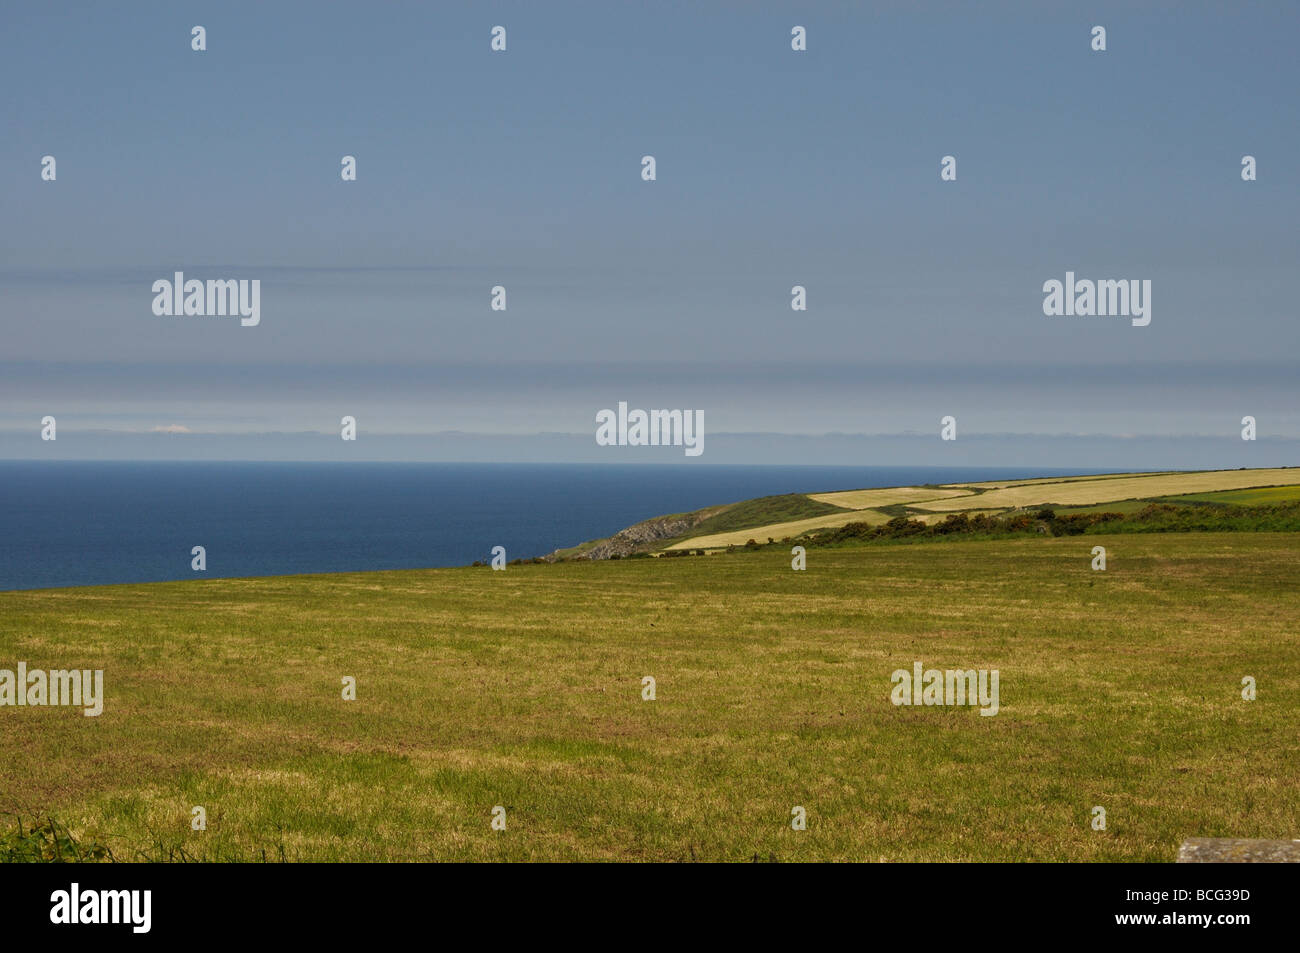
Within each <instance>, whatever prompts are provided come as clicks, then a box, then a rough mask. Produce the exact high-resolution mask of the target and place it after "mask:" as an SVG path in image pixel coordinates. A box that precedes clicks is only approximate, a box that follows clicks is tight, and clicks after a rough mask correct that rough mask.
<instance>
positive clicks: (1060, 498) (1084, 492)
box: [916, 468, 1300, 513]
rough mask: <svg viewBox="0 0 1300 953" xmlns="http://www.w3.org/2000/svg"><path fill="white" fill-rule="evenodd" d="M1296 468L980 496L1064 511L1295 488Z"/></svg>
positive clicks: (945, 508)
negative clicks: (1186, 496) (1219, 492)
mask: <svg viewBox="0 0 1300 953" xmlns="http://www.w3.org/2000/svg"><path fill="white" fill-rule="evenodd" d="M1298 473H1300V471H1297V470H1295V469H1289V468H1288V469H1275V470H1211V471H1202V472H1196V473H1168V474H1151V475H1144V476H1129V477H1115V478H1113V479H1093V480H1070V481H1058V482H1054V483H1035V484H1029V485H1024V486H1019V485H1015V486H1007V487H1003V488H998V489H990V490H987V491H986V492H984V493H981V494H980V496H979V499H978V501H977V502H978V505H979V506H980V507H981V508H985V509H988V508H992V507H1017V506H1036V505H1041V504H1048V503H1056V504H1061V505H1063V506H1071V505H1072V506H1087V505H1089V504H1093V503H1107V502H1111V501H1118V500H1128V499H1139V498H1140V499H1149V498H1152V497H1157V496H1172V495H1174V494H1178V495H1184V494H1188V493H1205V492H1213V491H1217V490H1237V489H1244V488H1247V487H1260V486H1274V485H1277V484H1294V483H1296V480H1297V474H1298ZM967 502H968V501H966V500H965V498H963V497H958V498H955V499H947V500H933V501H928V502H925V503H917V504H916V508H917V509H919V510H929V511H932V512H944V513H948V512H955V511H957V510H963V509H966V508H967Z"/></svg>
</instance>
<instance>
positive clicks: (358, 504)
mask: <svg viewBox="0 0 1300 953" xmlns="http://www.w3.org/2000/svg"><path fill="white" fill-rule="evenodd" d="M1065 472H1066V471H1055V470H1041V469H1040V470H1029V471H1027V470H1023V469H1016V470H1009V469H1002V470H998V469H987V468H947V467H942V468H941V467H798V466H787V467H782V466H710V465H689V466H686V465H675V466H659V465H648V464H646V465H600V466H594V465H590V464H586V465H565V464H472V463H463V464H461V463H157V462H148V463H127V462H51V461H40V462H37V461H0V589H35V588H43V587H49V586H86V585H99V584H104V583H125V582H152V581H162V580H171V579H193V578H196V577H206V578H213V577H221V576H276V575H287V574H294V573H315V572H352V571H360V570H376V569H414V568H423V567H431V566H464V565H468V564H469V563H471V562H473V561H474V560H476V559H482V560H488V559H490V558H491V550H492V547H493V546H504V547H505V548H506V555H507V558H508V559H515V558H517V557H531V556H541V555H545V554H546V553H549V552H551V551H552V550H555V549H559V548H561V547H565V546H572V545H574V544H576V543H580V542H583V541H584V540H588V539H595V538H598V537H602V536H608V535H610V534H612V533H615V532H617V531H618V530H620V529H622V528H623V527H625V526H629V525H631V524H632V523H636V522H638V521H640V520H643V519H648V518H649V517H652V516H660V515H662V514H665V513H680V512H684V511H687V510H694V509H699V508H701V507H704V506H711V505H713V504H717V503H729V502H735V501H737V500H745V499H749V498H751V497H756V496H768V495H772V494H777V493H801V492H818V491H825V490H844V489H856V488H861V487H874V486H898V485H905V484H915V483H951V482H956V481H965V480H993V479H1004V478H1011V477H1034V476H1056V475H1061V474H1064V473H1065ZM1071 472H1076V473H1077V472H1079V471H1077V470H1075V471H1071ZM194 546H203V547H205V549H206V551H207V571H206V572H205V573H198V572H195V571H194V570H192V569H191V568H190V560H191V558H192V557H191V555H190V552H191V549H192V548H193V547H194Z"/></svg>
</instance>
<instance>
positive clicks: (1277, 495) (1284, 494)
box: [1161, 486, 1300, 506]
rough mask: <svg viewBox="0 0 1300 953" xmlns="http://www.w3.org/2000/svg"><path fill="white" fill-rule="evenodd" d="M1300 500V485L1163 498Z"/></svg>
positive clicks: (1251, 502)
mask: <svg viewBox="0 0 1300 953" xmlns="http://www.w3.org/2000/svg"><path fill="white" fill-rule="evenodd" d="M1296 500H1300V486H1268V487H1261V488H1260V489H1257V490H1226V491H1224V492H1222V493H1192V494H1187V495H1184V496H1168V497H1164V498H1162V500H1161V502H1164V503H1226V504H1229V505H1234V506H1267V505H1268V504H1270V503H1291V502H1294V501H1296Z"/></svg>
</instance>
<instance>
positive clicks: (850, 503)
mask: <svg viewBox="0 0 1300 953" xmlns="http://www.w3.org/2000/svg"><path fill="white" fill-rule="evenodd" d="M970 495H971V491H970V490H959V489H952V490H936V489H934V488H929V489H927V488H926V487H923V486H891V487H884V488H881V489H875V490H840V491H838V492H836V493H809V494H808V499H810V500H816V501H817V502H819V503H829V504H830V505H831V506H842V507H844V508H845V509H850V510H865V509H870V508H871V507H874V506H894V505H895V504H897V503H919V502H923V501H925V500H946V499H948V498H950V497H954V496H970Z"/></svg>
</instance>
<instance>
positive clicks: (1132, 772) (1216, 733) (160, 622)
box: [0, 533, 1300, 861]
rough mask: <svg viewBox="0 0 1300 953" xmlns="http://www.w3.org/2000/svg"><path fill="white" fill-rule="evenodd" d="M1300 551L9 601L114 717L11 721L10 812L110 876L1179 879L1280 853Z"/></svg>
mask: <svg viewBox="0 0 1300 953" xmlns="http://www.w3.org/2000/svg"><path fill="white" fill-rule="evenodd" d="M1098 544H1101V545H1105V546H1106V547H1107V548H1108V551H1109V554H1108V555H1109V559H1108V568H1107V570H1106V571H1105V572H1093V571H1092V570H1091V569H1090V568H1089V567H1090V561H1091V556H1090V550H1091V547H1093V546H1095V545H1098ZM1298 549H1300V535H1297V534H1282V533H1278V534H1258V535H1256V534H1185V535H1158V536H1122V537H1116V536H1091V535H1090V536H1086V537H1073V538H1061V539H1018V540H1009V541H993V542H979V541H969V542H968V541H950V542H947V543H944V544H942V545H933V546H908V545H898V544H884V545H871V546H857V547H853V546H846V547H843V548H838V549H827V550H820V549H810V550H809V552H808V569H807V571H805V572H792V571H791V569H790V555H789V553H788V551H787V550H782V549H778V548H773V549H765V550H759V551H756V552H741V553H736V554H734V555H715V556H708V557H693V558H683V559H653V560H651V559H646V560H622V561H616V562H596V563H562V564H555V565H528V566H519V567H511V568H510V569H508V570H507V571H505V572H493V571H491V570H488V569H449V570H431V571H423V572H392V573H372V574H347V575H332V576H304V577H281V578H268V579H248V580H208V581H200V582H184V583H160V584H151V585H138V586H135V585H132V586H110V587H99V588H88V589H66V590H38V591H32V592H6V593H0V667H5V668H13V667H14V664H15V663H16V662H17V661H19V660H22V661H26V662H27V663H28V664H29V665H30V666H33V667H37V666H39V667H52V668H65V667H71V666H77V667H86V668H102V669H104V670H105V676H104V678H105V691H106V696H107V698H106V702H105V710H104V713H103V714H102V715H101V716H100V717H98V718H86V717H84V716H83V715H82V714H81V713H80V711H79V710H71V709H34V708H22V709H17V708H0V754H2V755H3V757H0V812H10V813H15V814H20V815H24V816H28V817H31V816H37V815H39V816H42V817H44V816H53V817H57V818H59V819H60V822H61V823H62V824H63V825H66V829H67V831H68V832H69V835H70V836H71V837H73V838H74V839H75V841H76V842H77V843H87V844H103V845H107V847H108V848H110V849H111V850H112V854H113V856H114V857H116V858H118V859H212V860H280V859H283V860H291V861H292V860H343V859H380V860H425V859H436V860H496V859H511V860H525V859H533V860H540V859H547V860H576V859H593V860H624V859H630V860H691V859H700V860H735V861H742V860H750V859H753V858H762V859H767V858H769V857H773V856H774V857H776V858H777V859H779V860H815V859H850V860H877V859H889V860H1043V861H1045V860H1085V861H1086V860H1127V861H1142V860H1147V861H1170V860H1172V859H1173V858H1174V856H1175V852H1176V849H1177V846H1178V844H1179V842H1180V841H1181V840H1182V839H1183V838H1185V837H1188V836H1236V837H1270V838H1272V837H1287V838H1289V837H1297V836H1300V731H1297V727H1298V726H1297V710H1298V707H1297V701H1298V700H1300V560H1297V559H1296V552H1297V550H1298ZM918 660H919V661H922V662H923V663H924V664H925V665H926V666H927V667H928V666H934V667H938V668H948V667H961V668H996V669H998V670H999V671H1000V672H1001V705H1002V710H1001V712H1000V713H999V714H998V715H997V716H996V717H992V718H987V717H980V716H979V715H978V713H977V711H976V710H975V709H970V708H961V709H957V708H936V707H930V708H900V707H894V706H893V705H891V704H890V702H889V692H890V688H891V684H890V674H891V672H892V671H893V670H894V669H897V668H910V667H911V664H912V662H913V661H918ZM345 675H351V676H354V677H356V679H357V700H356V701H353V702H346V701H343V700H342V699H341V697H340V690H341V685H340V679H341V678H342V677H343V676H345ZM646 675H650V676H653V677H654V678H655V679H656V680H657V695H658V697H657V699H656V700H655V701H643V700H642V698H641V690H642V689H641V678H642V676H646ZM1247 675H1250V676H1253V677H1255V678H1256V679H1257V680H1258V692H1259V695H1258V698H1257V700H1255V701H1245V700H1243V699H1242V697H1241V680H1242V678H1243V676H1247ZM195 805H201V806H203V807H205V808H206V811H207V817H208V829H207V830H206V831H201V832H196V831H193V830H191V828H190V819H191V809H192V807H193V806H195ZM495 805H502V806H504V807H505V809H506V812H507V829H506V830H505V831H504V832H498V831H492V830H491V829H490V826H489V822H490V819H491V811H492V808H493V807H494V806H495ZM795 805H801V806H804V807H805V808H806V809H807V811H808V820H809V823H808V829H807V830H806V831H794V830H791V828H790V811H791V808H792V807H793V806H795ZM1094 805H1101V806H1103V807H1105V808H1106V810H1107V815H1108V827H1107V830H1105V831H1094V830H1092V829H1091V827H1090V824H1089V822H1090V820H1091V811H1092V808H1093V806H1094Z"/></svg>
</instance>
